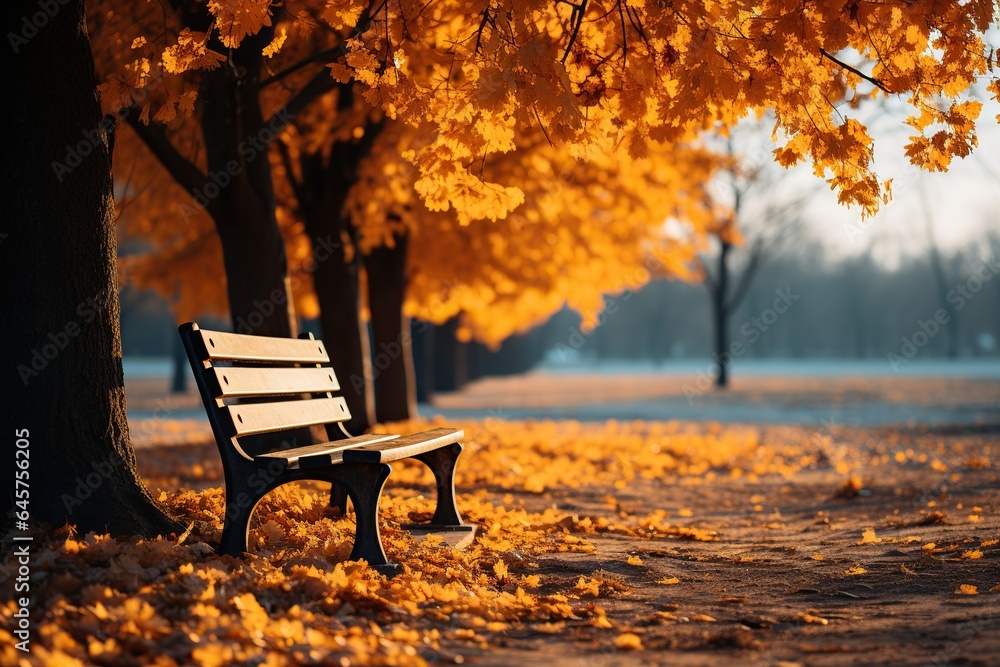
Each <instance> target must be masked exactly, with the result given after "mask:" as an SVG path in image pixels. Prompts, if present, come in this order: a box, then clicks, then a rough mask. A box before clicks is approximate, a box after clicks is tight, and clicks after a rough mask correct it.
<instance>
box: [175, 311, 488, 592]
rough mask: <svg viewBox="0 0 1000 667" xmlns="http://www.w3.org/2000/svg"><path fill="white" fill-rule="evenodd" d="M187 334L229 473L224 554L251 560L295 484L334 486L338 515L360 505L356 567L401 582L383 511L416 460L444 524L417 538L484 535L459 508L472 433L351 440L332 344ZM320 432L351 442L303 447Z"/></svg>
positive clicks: (186, 328) (427, 527)
mask: <svg viewBox="0 0 1000 667" xmlns="http://www.w3.org/2000/svg"><path fill="white" fill-rule="evenodd" d="M179 330H180V335H181V338H182V339H183V341H184V348H185V349H186V350H187V354H188V359H189V360H190V362H191V368H192V370H193V371H194V377H195V381H196V383H197V385H198V390H199V391H200V392H201V397H202V400H203V401H204V402H205V410H206V412H207V413H208V419H209V421H210V422H211V424H212V431H213V432H214V434H215V439H216V442H217V443H218V446H219V454H220V455H221V457H222V467H223V471H224V473H225V482H226V515H225V522H224V525H223V529H222V541H221V544H220V545H219V551H220V552H222V553H224V554H229V555H231V556H240V555H242V554H243V553H245V552H246V550H247V537H248V531H249V528H250V517H251V516H252V515H253V511H254V509H255V508H256V507H257V503H259V502H260V500H261V499H262V498H263V497H264V496H265V495H266V494H267V493H268V492H269V491H271V490H273V489H275V488H277V487H279V486H281V485H282V484H286V483H288V482H295V481H299V480H316V481H321V482H329V483H331V485H332V487H331V494H330V504H331V506H334V507H339V508H340V510H341V512H346V510H347V497H350V499H351V501H352V503H353V504H354V513H355V522H356V531H355V537H354V549H353V550H352V552H351V556H350V558H351V560H365V561H367V562H368V564H369V565H371V566H373V567H375V568H377V569H379V570H381V571H383V572H386V573H390V574H391V573H392V572H394V571H395V570H396V568H397V567H398V565H396V564H395V563H390V562H389V560H388V559H387V558H386V555H385V551H384V550H383V549H382V539H381V536H380V535H379V527H378V504H379V497H380V496H381V494H382V487H383V486H384V484H385V481H386V479H387V478H388V477H389V474H390V472H392V466H391V465H389V464H390V463H391V462H393V461H398V460H401V459H407V458H414V459H417V460H418V461H422V462H423V463H425V464H426V465H427V466H428V467H429V468H430V469H431V471H432V472H433V473H434V479H435V481H436V485H437V508H436V510H435V512H434V516H433V518H432V519H431V521H430V523H429V524H423V525H420V526H416V528H421V529H423V531H440V532H442V533H447V532H455V531H469V532H470V536H471V533H473V532H474V526H472V525H469V524H464V523H462V518H461V516H460V515H459V513H458V507H457V506H456V504H455V483H454V478H455V464H456V462H457V461H458V457H459V455H460V454H461V453H462V444H461V441H462V440H463V438H464V435H465V434H464V433H463V432H462V431H460V430H457V429H451V428H438V429H434V430H432V431H426V432H424V433H418V434H415V435H407V436H403V437H400V436H397V435H360V436H356V437H351V436H350V434H348V433H347V431H346V430H345V429H344V427H343V423H342V422H344V421H347V420H348V419H350V418H351V414H350V412H349V411H348V409H347V403H346V402H345V400H344V398H343V397H335V396H334V395H333V394H334V392H338V391H339V390H340V385H339V383H338V382H337V376H336V375H335V374H334V372H333V369H332V368H330V367H329V366H324V365H323V364H328V363H329V361H330V359H329V357H328V356H327V354H326V349H325V347H324V346H323V342H322V341H319V340H315V339H314V338H313V336H312V335H311V334H308V335H307V336H303V337H300V338H297V339H296V338H268V337H264V336H246V335H241V334H232V333H225V332H220V331H208V330H204V329H200V328H198V325H197V324H195V323H193V322H189V323H187V324H183V325H181V326H180V327H179ZM319 425H324V426H327V425H329V427H330V428H328V430H327V433H328V434H330V433H334V434H335V435H337V433H336V431H335V429H336V428H339V429H340V431H342V432H343V434H344V435H345V436H347V437H345V438H343V439H334V440H331V441H330V442H321V443H318V444H305V445H301V446H296V444H297V443H298V442H301V441H303V440H305V439H306V438H308V436H309V431H308V430H307V429H308V428H309V427H316V426H319ZM334 425H336V426H334ZM335 435H334V436H333V437H335ZM304 436H305V437H304ZM308 441H309V442H310V443H311V442H312V440H311V439H309V440H308ZM423 531H422V532H423ZM462 541H463V542H464V541H465V540H462Z"/></svg>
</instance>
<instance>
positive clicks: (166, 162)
mask: <svg viewBox="0 0 1000 667" xmlns="http://www.w3.org/2000/svg"><path fill="white" fill-rule="evenodd" d="M139 113H140V109H139V107H138V106H136V105H134V104H133V105H132V106H130V107H127V108H124V109H122V110H121V112H120V113H119V115H120V116H121V117H122V118H123V119H124V120H125V122H126V123H128V124H129V127H131V128H132V131H133V132H135V133H136V134H137V135H138V136H139V138H140V139H141V140H142V142H143V143H144V144H146V147H147V148H149V150H150V152H151V153H152V154H153V155H154V156H155V157H156V159H157V160H158V161H159V162H160V164H162V165H163V167H164V169H166V170H167V172H168V173H169V174H170V175H171V176H172V177H173V179H174V180H175V181H177V183H178V184H179V185H180V186H181V187H183V188H184V189H185V190H187V191H188V193H189V194H190V195H192V196H194V195H196V194H198V193H199V192H200V190H201V188H203V187H204V186H205V182H206V181H207V180H208V177H207V176H206V175H205V174H204V173H203V172H202V170H201V169H199V168H198V166H197V165H195V164H194V163H193V162H191V161H190V160H188V159H187V158H186V157H184V156H183V155H181V153H180V151H178V150H177V147H176V146H174V144H173V142H171V141H170V138H169V137H167V133H166V132H165V131H164V129H163V126H162V125H157V124H153V123H150V124H148V125H147V124H146V123H143V122H142V121H141V120H139Z"/></svg>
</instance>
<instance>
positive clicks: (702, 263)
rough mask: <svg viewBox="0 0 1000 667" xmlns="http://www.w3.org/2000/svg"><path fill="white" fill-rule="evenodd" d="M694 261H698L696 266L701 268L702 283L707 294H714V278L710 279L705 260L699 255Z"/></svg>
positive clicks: (715, 285) (710, 274)
mask: <svg viewBox="0 0 1000 667" xmlns="http://www.w3.org/2000/svg"><path fill="white" fill-rule="evenodd" d="M695 259H696V260H697V261H698V265H699V266H701V274H702V276H703V277H702V282H703V283H704V284H705V287H707V288H708V291H709V292H713V293H714V292H715V289H716V287H717V284H716V282H715V278H713V277H712V273H711V272H710V271H709V270H708V264H707V263H706V262H705V258H704V257H702V256H701V255H697V256H696V257H695Z"/></svg>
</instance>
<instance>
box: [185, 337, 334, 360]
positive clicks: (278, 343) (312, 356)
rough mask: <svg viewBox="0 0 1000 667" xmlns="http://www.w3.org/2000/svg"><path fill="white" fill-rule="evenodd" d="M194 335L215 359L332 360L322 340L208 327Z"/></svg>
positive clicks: (209, 355)
mask: <svg viewBox="0 0 1000 667" xmlns="http://www.w3.org/2000/svg"><path fill="white" fill-rule="evenodd" d="M191 335H192V336H194V337H196V338H197V337H200V338H201V342H202V343H203V344H204V346H205V351H206V352H207V353H208V359H210V360H212V361H256V362H262V363H285V364H325V363H328V362H329V361H330V357H329V356H328V355H327V353H326V347H325V346H324V345H323V341H320V340H310V339H308V338H272V337H268V336H245V335H243V334H234V333H226V332H223V331H209V330H207V329H198V330H195V331H192V332H191Z"/></svg>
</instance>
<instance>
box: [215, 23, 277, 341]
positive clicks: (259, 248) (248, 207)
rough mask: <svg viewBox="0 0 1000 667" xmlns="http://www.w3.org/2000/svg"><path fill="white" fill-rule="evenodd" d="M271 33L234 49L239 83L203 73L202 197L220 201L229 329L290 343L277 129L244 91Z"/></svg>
mask: <svg viewBox="0 0 1000 667" xmlns="http://www.w3.org/2000/svg"><path fill="white" fill-rule="evenodd" d="M271 33H273V28H266V29H265V30H263V31H262V32H261V33H260V34H258V35H255V36H254V37H252V38H248V39H247V40H246V41H245V42H244V43H243V44H242V45H241V46H240V48H239V49H237V50H236V52H235V54H234V55H233V58H234V61H235V62H236V65H237V66H238V67H239V69H240V70H241V74H242V77H243V78H242V79H241V80H239V81H238V80H237V79H236V78H235V77H234V76H233V74H232V72H231V68H229V67H219V68H218V69H215V70H213V71H211V72H207V73H205V74H203V75H202V82H201V86H200V90H199V96H198V99H199V101H200V104H201V111H202V118H201V122H202V134H203V135H204V141H205V155H206V158H207V164H208V177H209V178H208V183H206V185H205V191H204V193H203V194H204V198H205V199H215V198H218V200H219V202H220V203H221V205H220V206H218V207H214V208H212V209H211V210H212V211H213V219H214V221H215V225H216V229H217V230H218V232H219V239H220V240H221V242H222V253H223V260H224V263H225V267H226V290H227V293H228V296H229V311H230V315H231V316H232V320H233V329H234V330H235V331H237V332H238V333H247V334H251V333H252V334H257V335H262V336H282V337H294V336H295V335H296V329H297V326H296V325H297V323H296V320H295V310H294V307H293V302H292V299H291V290H290V289H289V284H288V283H289V281H288V260H287V257H286V255H285V242H284V239H283V238H282V236H281V232H280V231H279V229H278V220H277V217H276V215H275V195H274V183H273V181H272V180H271V178H272V177H271V164H270V161H269V160H268V156H267V153H268V144H269V142H270V141H271V140H272V139H273V138H274V136H275V132H276V130H277V129H279V128H269V127H265V125H264V118H263V114H262V113H261V109H260V99H259V98H258V96H257V93H255V92H249V91H251V90H252V88H253V86H252V84H253V82H254V81H256V80H257V78H258V74H259V71H260V60H261V55H260V49H261V48H262V45H264V44H267V42H268V41H269V40H270V35H271ZM213 185H214V186H215V187H213ZM211 195H214V196H211Z"/></svg>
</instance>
